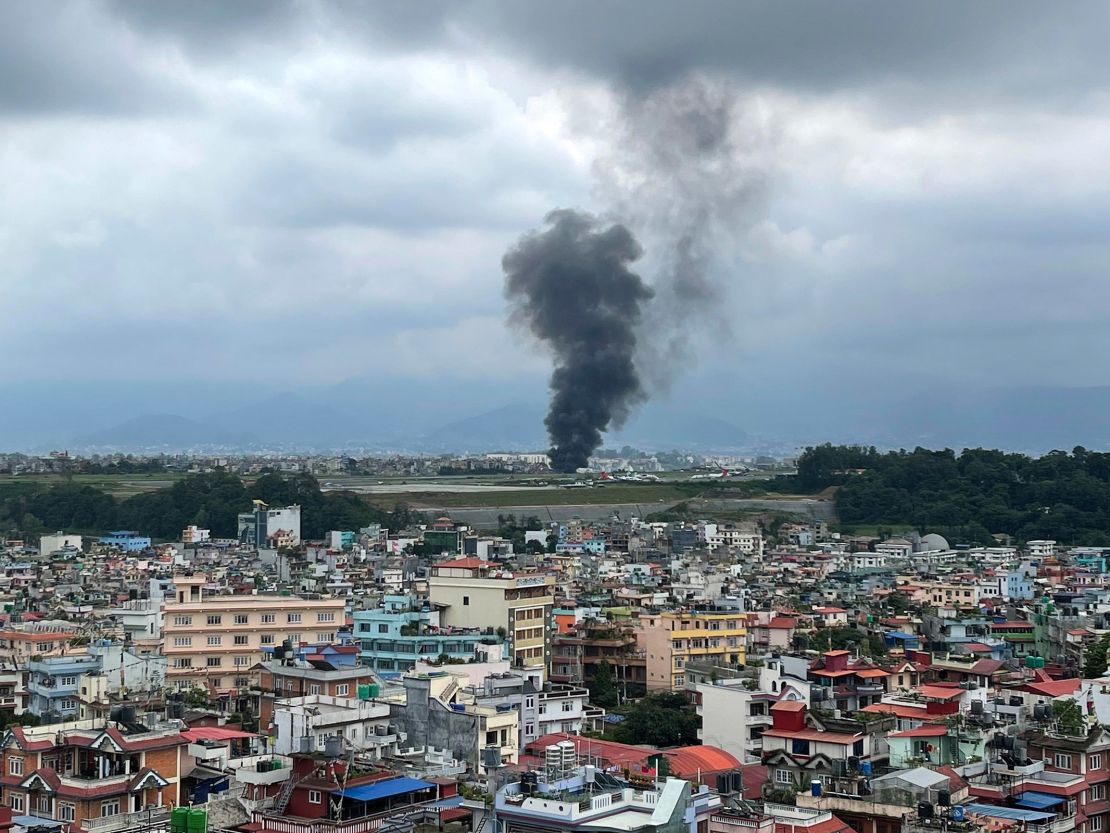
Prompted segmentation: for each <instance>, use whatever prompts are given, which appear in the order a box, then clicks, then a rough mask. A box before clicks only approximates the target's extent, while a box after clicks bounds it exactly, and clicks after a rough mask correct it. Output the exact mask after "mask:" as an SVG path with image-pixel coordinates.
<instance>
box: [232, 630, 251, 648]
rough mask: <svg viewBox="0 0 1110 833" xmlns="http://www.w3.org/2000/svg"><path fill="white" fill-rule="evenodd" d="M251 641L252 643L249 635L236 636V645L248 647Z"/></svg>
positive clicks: (239, 634)
mask: <svg viewBox="0 0 1110 833" xmlns="http://www.w3.org/2000/svg"><path fill="white" fill-rule="evenodd" d="M249 641H250V637H249V636H247V634H245V633H237V634H235V644H236V645H246V644H247V643H248V642H249Z"/></svg>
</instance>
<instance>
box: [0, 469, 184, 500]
mask: <svg viewBox="0 0 1110 833" xmlns="http://www.w3.org/2000/svg"><path fill="white" fill-rule="evenodd" d="M182 477H184V475H183V474H178V473H175V472H155V473H152V474H73V475H62V474H19V475H11V474H4V475H0V483H42V484H44V485H46V486H61V485H64V484H66V483H69V484H70V485H73V486H92V487H93V488H94V489H99V490H100V491H102V492H107V493H108V494H110V495H112V496H113V497H117V498H128V497H131V496H132V495H137V494H140V493H142V492H153V491H155V490H157V489H164V488H166V487H167V486H172V485H173V484H174V483H176V482H177V481H178V480H180V479H181V478H182Z"/></svg>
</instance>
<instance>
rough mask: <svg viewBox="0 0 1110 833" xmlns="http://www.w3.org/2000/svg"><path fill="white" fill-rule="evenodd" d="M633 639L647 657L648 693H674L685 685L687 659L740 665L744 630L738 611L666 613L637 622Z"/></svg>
mask: <svg viewBox="0 0 1110 833" xmlns="http://www.w3.org/2000/svg"><path fill="white" fill-rule="evenodd" d="M638 625H639V631H638V632H637V639H638V644H639V646H640V648H641V649H642V650H643V651H644V652H645V653H646V654H647V688H648V690H649V691H677V690H679V689H681V688H683V687H684V686H685V685H686V673H685V668H686V664H687V662H689V661H690V660H698V661H703V662H704V661H710V662H714V663H717V664H720V665H740V664H742V663H743V662H744V660H745V656H746V649H747V638H748V631H747V628H745V626H744V616H743V614H741V613H739V612H735V611H732V612H726V613H715V612H700V611H699V612H693V611H675V610H668V611H664V612H661V613H647V614H644V615H642V616H640V618H639V620H638Z"/></svg>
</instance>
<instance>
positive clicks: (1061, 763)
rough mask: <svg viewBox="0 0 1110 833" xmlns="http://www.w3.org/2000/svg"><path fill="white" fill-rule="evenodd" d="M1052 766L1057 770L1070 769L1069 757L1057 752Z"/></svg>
mask: <svg viewBox="0 0 1110 833" xmlns="http://www.w3.org/2000/svg"><path fill="white" fill-rule="evenodd" d="M1052 764H1053V766H1055V767H1056V768H1057V769H1071V755H1064V754H1062V753H1060V752H1057V753H1056V757H1055V758H1053V761H1052Z"/></svg>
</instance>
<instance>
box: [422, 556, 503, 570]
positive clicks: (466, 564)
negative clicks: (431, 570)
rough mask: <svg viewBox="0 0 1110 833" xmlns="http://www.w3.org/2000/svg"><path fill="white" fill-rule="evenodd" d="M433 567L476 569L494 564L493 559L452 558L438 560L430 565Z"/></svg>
mask: <svg viewBox="0 0 1110 833" xmlns="http://www.w3.org/2000/svg"><path fill="white" fill-rule="evenodd" d="M432 566H433V567H462V568H464V569H467V570H477V569H480V568H482V567H493V566H496V565H495V562H493V561H483V560H482V559H480V558H453V559H450V560H449V561H440V562H437V563H435V564H433V565H432Z"/></svg>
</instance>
